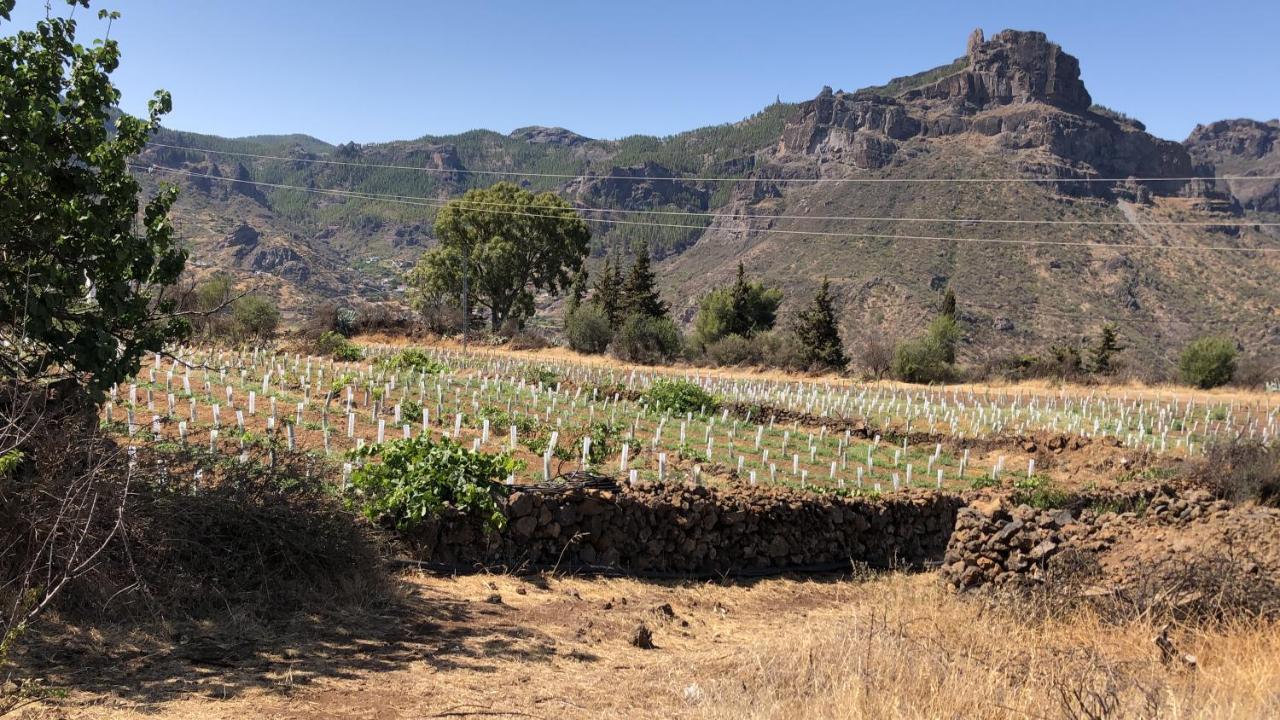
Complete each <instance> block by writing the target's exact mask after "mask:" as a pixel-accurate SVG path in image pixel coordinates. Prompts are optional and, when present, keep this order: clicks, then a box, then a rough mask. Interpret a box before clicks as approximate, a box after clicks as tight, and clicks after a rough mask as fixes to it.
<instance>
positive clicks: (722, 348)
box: [703, 335, 760, 365]
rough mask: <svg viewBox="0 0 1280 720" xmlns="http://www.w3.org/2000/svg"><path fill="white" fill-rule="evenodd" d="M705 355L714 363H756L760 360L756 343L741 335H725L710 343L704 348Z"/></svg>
mask: <svg viewBox="0 0 1280 720" xmlns="http://www.w3.org/2000/svg"><path fill="white" fill-rule="evenodd" d="M703 356H704V357H705V358H706V359H707V362H710V363H711V364H713V365H754V364H757V363H759V362H760V355H759V352H758V348H757V345H756V343H755V342H754V341H752V340H748V339H746V338H744V337H743V336H741V335H725V336H724V337H722V338H720V339H719V340H714V341H712V342H711V343H708V344H707V345H706V347H705V348H704V349H703Z"/></svg>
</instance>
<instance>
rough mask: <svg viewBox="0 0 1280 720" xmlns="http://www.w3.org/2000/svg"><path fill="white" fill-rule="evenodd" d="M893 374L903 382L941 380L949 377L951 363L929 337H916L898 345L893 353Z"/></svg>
mask: <svg viewBox="0 0 1280 720" xmlns="http://www.w3.org/2000/svg"><path fill="white" fill-rule="evenodd" d="M893 374H894V376H895V377H897V378H898V379H899V380H902V381H903V382H910V383H933V382H943V381H945V380H948V379H949V378H950V377H951V365H950V364H948V363H947V360H946V355H945V354H944V353H943V352H942V349H941V348H940V347H939V346H938V345H937V344H936V343H933V342H931V341H930V340H929V338H916V339H915V340H908V341H906V342H904V343H901V344H899V345H898V349H897V351H895V352H894V355H893Z"/></svg>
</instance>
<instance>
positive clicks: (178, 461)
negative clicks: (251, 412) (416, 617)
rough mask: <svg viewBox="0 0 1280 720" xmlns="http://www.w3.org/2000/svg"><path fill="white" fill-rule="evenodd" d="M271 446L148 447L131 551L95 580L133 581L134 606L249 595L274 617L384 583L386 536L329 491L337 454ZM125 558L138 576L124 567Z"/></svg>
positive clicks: (164, 606) (228, 603)
mask: <svg viewBox="0 0 1280 720" xmlns="http://www.w3.org/2000/svg"><path fill="white" fill-rule="evenodd" d="M272 455H273V457H272V458H271V459H270V460H268V459H263V460H261V461H254V460H251V461H249V462H246V463H241V462H239V461H238V460H232V459H230V458H225V459H215V458H212V457H210V456H209V455H208V453H206V452H204V451H202V450H196V449H194V448H191V447H185V448H177V449H172V448H171V449H168V450H165V451H163V452H159V451H155V450H150V449H144V450H142V451H140V453H139V456H138V472H139V473H140V474H141V475H142V476H143V477H144V478H146V482H144V483H142V484H141V485H140V486H139V488H138V490H137V491H136V492H135V493H134V497H133V499H132V500H131V502H130V505H129V522H128V524H127V526H126V532H125V540H126V542H127V552H120V553H117V554H113V556H112V560H113V561H114V563H113V564H112V565H110V566H104V568H103V571H102V572H100V573H98V575H99V576H100V577H98V578H96V581H97V582H98V583H99V585H100V586H102V587H117V588H120V587H125V586H126V585H125V584H126V583H127V582H132V583H134V586H133V589H134V591H132V592H129V593H127V594H126V595H124V596H122V597H121V598H120V600H119V601H118V602H119V603H120V604H122V605H124V606H129V605H135V606H137V607H143V606H146V605H149V606H150V608H149V609H150V610H156V611H159V612H161V613H163V614H167V615H192V616H200V615H204V614H207V613H212V612H225V610H226V609H227V608H228V607H234V606H242V607H247V608H248V609H249V610H250V611H251V612H254V613H256V614H258V615H261V616H266V617H271V616H277V615H284V614H287V613H291V612H295V611H297V610H300V609H304V608H306V607H307V606H308V605H309V604H310V603H314V602H322V603H324V604H325V605H333V604H342V603H343V602H346V601H348V600H354V599H357V598H353V597H350V596H351V595H352V593H356V594H360V593H367V592H372V591H378V590H379V589H380V586H381V584H382V582H383V573H382V570H381V563H380V562H379V559H378V553H377V548H376V547H375V545H374V543H373V542H372V540H371V538H370V537H369V536H368V534H367V532H366V530H365V529H364V527H363V526H362V524H361V523H359V521H358V520H357V518H356V517H355V515H354V514H352V513H350V512H348V511H346V510H345V509H344V508H343V507H342V505H341V503H340V501H339V500H338V498H337V497H336V496H335V495H334V494H333V493H332V492H330V491H329V489H328V488H329V487H331V485H330V482H331V480H332V479H333V477H334V476H335V475H336V473H335V472H334V468H333V467H332V465H331V464H330V463H328V462H326V461H324V460H322V459H318V458H315V457H313V456H311V455H308V454H306V453H301V452H285V451H275V452H274V453H272ZM196 471H200V472H201V473H202V476H201V479H200V480H199V481H193V480H192V478H193V475H194V473H195V472H196ZM120 549H121V550H122V551H124V550H126V548H124V547H121V548H120ZM126 564H127V565H128V567H129V569H130V570H131V573H132V575H133V577H132V578H129V577H126V576H117V575H116V574H117V573H120V572H122V571H123V570H124V565H126Z"/></svg>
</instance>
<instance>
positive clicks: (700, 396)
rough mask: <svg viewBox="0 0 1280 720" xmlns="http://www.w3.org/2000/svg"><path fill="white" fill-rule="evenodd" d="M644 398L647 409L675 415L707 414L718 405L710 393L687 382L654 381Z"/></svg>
mask: <svg viewBox="0 0 1280 720" xmlns="http://www.w3.org/2000/svg"><path fill="white" fill-rule="evenodd" d="M644 398H645V400H646V401H647V402H648V403H649V407H651V408H653V409H655V410H668V411H670V412H672V413H675V414H677V415H682V414H684V413H691V412H693V413H709V412H712V411H713V410H715V409H716V407H717V406H718V405H719V403H717V402H716V399H715V398H714V397H712V395H711V394H710V393H708V392H707V391H706V390H703V389H702V387H701V386H700V385H697V384H695V383H691V382H689V381H688V380H655V381H654V382H653V385H651V386H650V387H649V390H648V392H646V393H645V394H644Z"/></svg>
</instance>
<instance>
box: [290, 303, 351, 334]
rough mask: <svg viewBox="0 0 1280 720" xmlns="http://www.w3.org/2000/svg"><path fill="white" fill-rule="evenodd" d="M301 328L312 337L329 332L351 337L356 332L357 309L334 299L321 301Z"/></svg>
mask: <svg viewBox="0 0 1280 720" xmlns="http://www.w3.org/2000/svg"><path fill="white" fill-rule="evenodd" d="M301 329H302V334H303V335H305V336H306V337H311V338H318V337H320V336H321V335H323V334H325V333H327V332H333V333H337V334H338V335H341V336H343V337H351V336H352V335H354V334H355V332H356V311H355V310H353V309H352V308H349V307H346V306H343V305H339V304H338V303H336V302H332V301H330V302H325V303H321V304H320V305H319V307H317V308H316V309H315V312H313V313H311V315H310V317H308V318H307V321H306V323H305V324H304V325H303V326H302V328H301Z"/></svg>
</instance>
